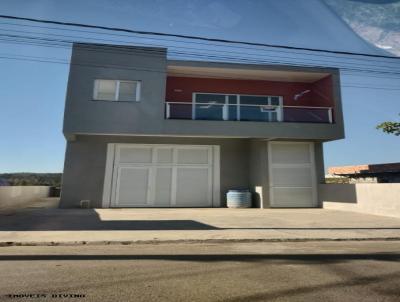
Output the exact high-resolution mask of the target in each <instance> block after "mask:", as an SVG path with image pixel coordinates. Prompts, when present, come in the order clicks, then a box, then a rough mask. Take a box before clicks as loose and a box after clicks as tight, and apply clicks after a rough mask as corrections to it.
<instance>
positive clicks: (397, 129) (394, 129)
mask: <svg viewBox="0 0 400 302" xmlns="http://www.w3.org/2000/svg"><path fill="white" fill-rule="evenodd" d="M376 129H382V131H383V132H385V133H389V134H394V135H396V136H399V135H400V123H399V122H383V123H381V124H379V125H378V126H376Z"/></svg>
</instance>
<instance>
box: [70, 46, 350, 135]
mask: <svg viewBox="0 0 400 302" xmlns="http://www.w3.org/2000/svg"><path fill="white" fill-rule="evenodd" d="M171 64H173V65H180V66H182V65H184V66H194V67H206V66H208V67H212V68H225V69H243V70H275V71H277V70H278V71H296V72H303V73H304V72H307V73H321V72H324V73H329V74H331V75H332V79H333V87H334V89H333V98H334V103H335V106H334V120H335V122H334V123H332V124H322V123H321V124H318V123H283V122H269V123H262V122H250V121H240V122H237V121H206V120H169V119H166V118H165V87H166V77H167V66H168V65H171ZM95 79H114V80H139V81H141V82H142V91H141V101H140V102H110V101H94V100H93V87H94V80H95ZM63 131H64V135H65V136H66V137H67V138H73V137H74V135H77V134H104V135H147V136H149V135H157V136H201V137H231V138H280V139H287V140H291V139H296V140H298V139H302V140H323V141H329V140H335V139H341V138H343V137H344V130H343V116H342V106H341V97H340V75H339V71H338V70H337V69H334V68H309V67H288V66H278V65H248V64H234V63H215V62H191V61H168V60H167V55H166V49H163V48H147V47H146V48H144V47H132V46H129V47H128V46H110V45H108V46H107V45H96V44H75V45H74V47H73V51H72V57H71V66H70V74H69V80H68V89H67V98H66V106H65V114H64V128H63Z"/></svg>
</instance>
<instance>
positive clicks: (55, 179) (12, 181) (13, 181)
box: [0, 173, 62, 187]
mask: <svg viewBox="0 0 400 302" xmlns="http://www.w3.org/2000/svg"><path fill="white" fill-rule="evenodd" d="M61 175H62V174H61V173H4V174H0V179H2V180H6V182H7V183H8V184H9V185H11V186H54V187H59V186H60V185H61Z"/></svg>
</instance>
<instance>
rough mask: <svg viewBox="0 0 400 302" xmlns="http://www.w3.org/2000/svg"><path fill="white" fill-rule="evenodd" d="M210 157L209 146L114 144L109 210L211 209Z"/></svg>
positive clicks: (211, 179)
mask: <svg viewBox="0 0 400 302" xmlns="http://www.w3.org/2000/svg"><path fill="white" fill-rule="evenodd" d="M214 157H215V149H214V148H213V146H188V145H133V144H117V145H115V147H114V164H113V169H112V170H113V172H112V185H111V192H110V195H111V196H110V199H111V206H112V207H212V206H213V193H214V192H213V189H217V188H215V185H216V182H215V177H217V176H215V177H214V173H213V172H214V161H215V158H214ZM218 190H219V188H218Z"/></svg>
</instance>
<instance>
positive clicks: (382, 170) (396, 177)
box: [328, 163, 400, 183]
mask: <svg viewBox="0 0 400 302" xmlns="http://www.w3.org/2000/svg"><path fill="white" fill-rule="evenodd" d="M328 172H329V174H330V175H335V176H343V177H348V178H350V182H357V183H358V182H373V183H396V182H400V163H388V164H372V165H358V166H342V167H331V168H329V169H328Z"/></svg>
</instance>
